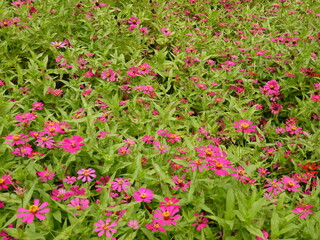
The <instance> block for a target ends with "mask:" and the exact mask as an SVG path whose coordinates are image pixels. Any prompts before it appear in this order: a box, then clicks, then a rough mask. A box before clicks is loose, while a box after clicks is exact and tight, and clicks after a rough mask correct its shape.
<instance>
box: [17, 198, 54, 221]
mask: <svg viewBox="0 0 320 240" xmlns="http://www.w3.org/2000/svg"><path fill="white" fill-rule="evenodd" d="M39 203H40V200H39V199H34V201H33V205H31V206H30V207H29V209H25V208H19V209H18V212H19V213H18V214H17V218H23V219H22V222H26V223H31V222H33V220H34V217H37V218H38V219H39V220H44V219H46V216H44V215H42V214H40V213H47V212H50V209H49V208H45V207H46V206H48V205H49V203H48V202H44V203H42V204H41V205H40V206H39Z"/></svg>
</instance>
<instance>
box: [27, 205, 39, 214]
mask: <svg viewBox="0 0 320 240" xmlns="http://www.w3.org/2000/svg"><path fill="white" fill-rule="evenodd" d="M29 211H30V212H32V213H36V212H37V211H38V206H37V205H31V206H30V207H29Z"/></svg>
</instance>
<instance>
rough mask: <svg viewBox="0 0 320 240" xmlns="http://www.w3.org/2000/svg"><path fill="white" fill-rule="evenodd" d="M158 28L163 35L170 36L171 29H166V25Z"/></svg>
mask: <svg viewBox="0 0 320 240" xmlns="http://www.w3.org/2000/svg"><path fill="white" fill-rule="evenodd" d="M160 29H161V31H162V33H163V34H164V35H165V36H167V37H168V36H170V34H171V31H170V30H169V29H167V28H166V27H161V28H160Z"/></svg>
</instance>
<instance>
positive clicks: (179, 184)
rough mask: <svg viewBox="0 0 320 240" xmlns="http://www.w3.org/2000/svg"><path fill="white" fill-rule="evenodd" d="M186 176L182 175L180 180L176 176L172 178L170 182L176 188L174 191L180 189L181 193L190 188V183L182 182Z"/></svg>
mask: <svg viewBox="0 0 320 240" xmlns="http://www.w3.org/2000/svg"><path fill="white" fill-rule="evenodd" d="M186 176H187V175H183V176H182V178H181V179H180V178H179V177H178V176H174V177H173V178H172V181H173V182H174V183H175V184H176V186H175V187H174V188H173V189H174V190H176V189H181V190H182V191H187V189H188V188H189V186H190V183H191V181H188V182H186V183H185V182H184V179H185V177H186Z"/></svg>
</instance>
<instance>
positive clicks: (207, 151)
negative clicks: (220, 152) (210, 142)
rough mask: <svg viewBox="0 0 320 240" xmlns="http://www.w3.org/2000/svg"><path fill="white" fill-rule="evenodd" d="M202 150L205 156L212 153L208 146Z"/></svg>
mask: <svg viewBox="0 0 320 240" xmlns="http://www.w3.org/2000/svg"><path fill="white" fill-rule="evenodd" d="M204 152H205V153H206V155H207V156H211V154H212V150H211V149H210V148H206V150H205V151H204Z"/></svg>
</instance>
